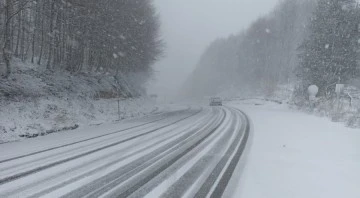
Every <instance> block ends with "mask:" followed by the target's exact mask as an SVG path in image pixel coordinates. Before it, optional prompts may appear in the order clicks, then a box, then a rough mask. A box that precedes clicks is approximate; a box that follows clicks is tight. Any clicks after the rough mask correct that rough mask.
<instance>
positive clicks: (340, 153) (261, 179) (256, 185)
mask: <svg viewBox="0 0 360 198" xmlns="http://www.w3.org/2000/svg"><path fill="white" fill-rule="evenodd" d="M230 104H231V106H235V107H237V108H241V109H244V110H245V112H246V113H247V114H248V115H249V116H250V118H251V119H252V122H253V126H254V139H253V143H252V148H251V151H250V153H249V157H248V161H247V164H246V167H245V171H244V174H243V176H242V178H241V181H240V184H239V188H238V189H237V197H246V198H289V197H292V198H304V197H306V198H319V197H324V198H325V197H326V198H338V197H346V198H358V197H360V188H359V184H360V130H359V129H350V128H346V127H345V126H343V124H339V123H332V122H330V121H329V120H328V119H326V118H319V117H316V116H312V115H308V114H305V113H299V112H294V111H292V110H289V109H288V107H287V106H286V105H279V104H275V103H271V102H264V101H259V100H256V101H255V100H253V101H246V102H244V101H241V102H240V101H237V102H236V101H233V102H231V103H230ZM255 104H256V105H255Z"/></svg>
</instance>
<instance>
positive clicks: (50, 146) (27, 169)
mask: <svg viewBox="0 0 360 198" xmlns="http://www.w3.org/2000/svg"><path fill="white" fill-rule="evenodd" d="M250 131H251V130H250V124H249V118H248V117H247V116H246V115H245V114H244V113H243V112H241V111H240V110H238V109H235V108H232V107H187V108H185V107H184V108H183V109H177V110H174V111H167V112H161V113H157V114H154V115H151V116H146V117H142V118H138V119H132V120H131V121H124V122H120V123H118V124H117V125H114V126H112V128H111V129H106V130H105V129H104V130H102V128H101V126H98V128H97V132H96V133H91V135H86V133H82V135H72V132H68V133H66V134H63V135H62V136H61V137H64V136H66V138H58V139H56V137H57V136H54V138H55V140H52V141H53V142H56V143H50V142H48V143H44V144H39V145H36V146H34V145H30V146H29V142H24V143H23V142H20V143H17V144H14V146H13V147H15V146H16V148H17V149H16V150H17V151H16V152H13V153H10V154H9V152H8V154H5V153H3V154H1V155H0V197H70V198H72V197H94V198H95V197H200V198H201V197H222V196H223V195H224V192H225V191H226V190H228V189H227V188H228V187H229V186H230V185H229V183H230V182H231V178H232V177H233V176H234V175H235V174H234V172H235V171H237V169H236V167H237V166H238V164H239V161H240V160H241V157H242V155H243V154H244V149H245V148H246V146H247V142H248V139H249V135H250ZM74 133H76V132H75V131H74ZM84 134H85V135H84ZM89 134H90V133H89ZM50 136H51V135H50ZM59 137H60V136H59ZM25 143H26V144H25ZM27 147H29V148H27ZM10 148H11V145H0V150H2V151H4V150H5V149H6V150H9V149H10ZM19 148H21V149H19Z"/></svg>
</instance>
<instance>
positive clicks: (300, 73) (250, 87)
mask: <svg viewBox="0 0 360 198" xmlns="http://www.w3.org/2000/svg"><path fill="white" fill-rule="evenodd" d="M357 5H358V4H357V3H356V1H355V0H318V1H313V0H283V1H281V2H280V3H279V4H278V6H277V7H276V8H275V10H274V11H273V12H272V13H271V14H269V15H268V16H266V17H261V18H259V19H258V20H256V21H255V22H254V23H253V24H252V25H251V26H250V27H249V28H248V29H247V30H246V31H243V32H241V33H240V34H237V35H235V36H230V37H229V38H226V39H220V40H217V41H215V42H213V43H212V44H211V45H210V47H209V48H208V49H207V50H206V51H205V53H204V54H203V56H202V58H201V59H200V61H199V63H198V66H197V69H196V70H195V72H194V73H193V75H192V77H191V78H190V79H189V81H188V83H187V85H186V86H185V90H186V92H187V93H189V94H194V93H195V95H199V96H204V95H214V94H219V93H220V92H222V91H224V90H231V89H235V90H236V91H237V92H240V93H246V92H247V93H251V94H256V93H257V94H259V93H260V94H267V95H270V94H272V93H274V91H275V90H276V89H277V87H278V86H279V85H285V84H286V85H288V84H292V85H296V87H297V92H298V94H301V95H302V96H305V95H306V89H307V87H308V86H309V85H311V84H316V85H318V86H319V88H320V90H322V91H321V92H322V93H324V92H325V91H323V90H325V89H326V88H327V87H329V86H330V85H333V86H335V84H334V83H339V82H342V83H344V82H346V81H347V80H349V79H351V78H353V77H356V71H357V68H358V62H359V61H358V60H359V59H358V55H357V54H358V53H357V52H358V51H359V50H358V49H359V43H358V42H359V39H360V37H359V31H358V30H359V27H360V26H359V23H360V18H359V16H360V15H358V11H359V7H358V6H357ZM234 45H235V46H234ZM224 46H225V47H224ZM229 61H230V62H229ZM204 73H207V74H206V75H203V74H204ZM199 91H200V92H201V93H198V92H199Z"/></svg>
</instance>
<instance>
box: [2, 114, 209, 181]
mask: <svg viewBox="0 0 360 198" xmlns="http://www.w3.org/2000/svg"><path fill="white" fill-rule="evenodd" d="M201 111H202V109H201V110H199V111H197V112H196V113H194V114H192V115H190V116H187V117H185V118H182V119H180V120H177V121H175V122H172V123H170V124H167V125H165V126H162V127H159V128H157V129H153V130H151V131H148V132H145V133H142V134H139V135H136V136H133V137H130V138H127V139H125V140H121V141H118V142H115V143H112V144H110V145H107V146H103V147H101V148H97V149H94V150H91V151H88V152H85V153H82V154H79V155H76V156H73V157H70V158H66V159H63V160H60V161H57V162H53V163H50V164H47V165H44V166H40V167H37V168H34V169H32V170H29V171H25V172H21V173H18V174H15V175H12V176H8V177H5V178H1V179H0V185H2V184H5V183H8V182H11V181H14V180H17V179H20V178H22V177H25V176H29V175H31V174H34V173H37V172H40V171H43V170H46V169H49V168H51V167H54V166H57V165H60V164H63V163H66V162H69V161H72V160H76V159H79V158H81V157H84V156H87V155H90V154H93V153H96V152H99V151H102V150H104V149H107V148H110V147H113V146H117V145H119V144H121V143H124V142H127V141H130V140H133V139H136V138H138V137H141V136H145V135H148V134H150V133H153V132H155V131H157V130H160V129H163V128H165V127H168V126H171V125H173V124H176V123H179V122H181V121H183V120H185V119H188V118H190V117H192V116H195V115H196V114H198V113H200V112H201Z"/></svg>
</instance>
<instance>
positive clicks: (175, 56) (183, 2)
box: [149, 0, 278, 96]
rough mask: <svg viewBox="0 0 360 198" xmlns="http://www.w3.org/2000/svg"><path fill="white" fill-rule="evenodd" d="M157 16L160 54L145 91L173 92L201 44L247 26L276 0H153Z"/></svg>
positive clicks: (195, 56)
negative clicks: (161, 42)
mask: <svg viewBox="0 0 360 198" xmlns="http://www.w3.org/2000/svg"><path fill="white" fill-rule="evenodd" d="M154 1H155V5H156V7H157V10H158V12H159V14H160V16H161V23H162V27H161V35H162V38H163V39H164V41H165V42H166V48H165V54H164V58H163V59H162V60H161V61H159V62H158V63H157V64H156V65H155V71H156V76H155V79H154V80H153V81H152V82H151V85H150V89H149V92H150V93H157V94H159V95H170V96H171V95H174V94H176V92H177V91H178V89H179V88H180V87H181V86H182V84H183V83H184V82H185V80H186V79H187V77H188V76H189V75H190V74H191V72H192V71H193V70H194V68H195V66H196V63H197V61H198V60H199V58H200V55H201V54H202V53H203V51H204V50H205V48H206V47H207V46H208V45H209V44H210V43H211V42H212V41H213V40H215V39H216V38H218V37H227V36H229V35H231V34H236V33H238V32H240V31H241V30H243V29H245V28H247V27H248V26H249V25H250V23H251V22H252V21H254V20H256V18H257V17H259V16H262V15H265V14H267V13H269V12H271V10H272V9H273V8H274V7H275V6H276V4H277V2H278V0H154Z"/></svg>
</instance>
